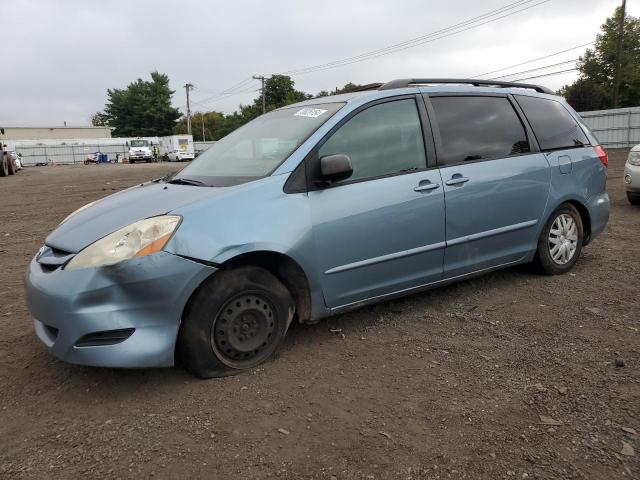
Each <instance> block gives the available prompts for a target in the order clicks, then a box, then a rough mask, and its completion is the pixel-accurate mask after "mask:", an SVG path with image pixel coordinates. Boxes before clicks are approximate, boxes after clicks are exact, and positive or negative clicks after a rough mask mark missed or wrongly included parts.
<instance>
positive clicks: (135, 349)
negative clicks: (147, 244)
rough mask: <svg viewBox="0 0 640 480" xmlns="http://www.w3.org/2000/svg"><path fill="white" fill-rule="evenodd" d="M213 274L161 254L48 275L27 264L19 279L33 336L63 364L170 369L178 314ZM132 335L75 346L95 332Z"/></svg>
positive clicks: (180, 313)
mask: <svg viewBox="0 0 640 480" xmlns="http://www.w3.org/2000/svg"><path fill="white" fill-rule="evenodd" d="M215 271H216V269H215V268H213V267H209V266H206V265H203V264H200V263H197V262H193V261H191V260H187V259H185V258H182V257H179V256H177V255H172V254H170V253H166V252H160V253H156V254H153V255H149V256H147V257H141V258H135V259H132V260H128V261H125V262H122V263H119V264H117V265H113V266H111V267H100V268H86V269H81V270H72V271H66V270H64V269H61V268H57V269H55V270H53V271H50V270H47V269H46V268H43V266H42V265H40V264H39V263H38V262H37V261H36V260H35V259H33V260H32V261H31V263H30V265H29V269H28V271H27V275H26V279H25V290H26V297H27V306H28V308H29V311H30V312H31V314H32V316H33V317H34V326H35V330H36V333H37V335H38V337H39V338H40V340H42V342H43V343H44V344H45V345H46V346H47V348H48V349H49V351H50V352H51V353H52V354H53V355H55V356H56V357H58V358H60V359H61V360H64V361H66V362H70V363H76V364H80V365H91V366H101V367H124V368H142V367H165V366H171V365H173V362H174V350H175V343H176V338H177V334H178V328H179V327H180V320H181V317H182V311H183V309H184V307H185V305H186V303H187V301H188V299H189V297H190V296H191V293H192V292H193V291H194V290H195V289H196V288H197V287H198V285H200V284H201V283H202V281H203V280H204V279H205V278H207V277H208V276H209V275H211V274H212V273H213V272H215ZM131 329H133V333H132V334H130V336H128V337H127V338H126V339H124V340H123V341H119V342H118V343H114V344H108V345H99V346H98V345H94V346H78V345H77V344H78V342H79V341H80V340H81V339H83V338H86V336H87V335H90V334H95V333H96V332H109V331H113V330H116V331H124V330H126V331H127V332H128V333H130V332H131Z"/></svg>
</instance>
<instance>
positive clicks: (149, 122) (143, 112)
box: [92, 72, 180, 137]
mask: <svg viewBox="0 0 640 480" xmlns="http://www.w3.org/2000/svg"><path fill="white" fill-rule="evenodd" d="M173 93H174V92H173V90H171V89H170V88H169V77H168V76H167V75H165V74H162V73H158V72H152V73H151V81H144V80H142V79H141V78H139V79H138V80H136V81H135V82H133V83H131V84H129V86H127V88H125V89H118V88H114V89H109V90H108V96H109V100H108V102H107V105H106V107H105V110H104V113H100V112H98V114H96V115H94V117H97V120H100V121H105V122H106V123H107V124H108V125H109V126H110V127H112V128H113V136H115V137H138V136H140V137H142V136H165V135H171V133H172V131H173V127H174V125H175V122H176V120H177V119H178V118H180V112H179V111H178V109H176V108H173V107H172V106H171V96H172V95H173ZM92 121H93V118H92Z"/></svg>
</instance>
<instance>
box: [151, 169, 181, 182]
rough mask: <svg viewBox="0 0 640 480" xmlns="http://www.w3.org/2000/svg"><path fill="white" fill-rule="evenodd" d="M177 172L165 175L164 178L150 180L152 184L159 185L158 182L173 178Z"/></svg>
mask: <svg viewBox="0 0 640 480" xmlns="http://www.w3.org/2000/svg"><path fill="white" fill-rule="evenodd" d="M176 173H177V172H171V173H169V174H167V175H165V176H164V177H158V178H154V179H153V180H151V181H152V182H153V183H159V182H166V181H167V180H169V179H170V178H171V177H173V176H174V175H175V174H176Z"/></svg>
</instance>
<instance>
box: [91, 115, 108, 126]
mask: <svg viewBox="0 0 640 480" xmlns="http://www.w3.org/2000/svg"><path fill="white" fill-rule="evenodd" d="M91 125H92V126H94V127H104V126H107V125H109V121H108V119H107V116H106V115H105V114H104V113H102V112H96V113H94V114H93V115H91Z"/></svg>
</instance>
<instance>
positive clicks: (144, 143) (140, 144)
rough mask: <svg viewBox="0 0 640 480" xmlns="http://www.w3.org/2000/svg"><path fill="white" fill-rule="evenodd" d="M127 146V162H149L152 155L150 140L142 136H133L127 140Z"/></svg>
mask: <svg viewBox="0 0 640 480" xmlns="http://www.w3.org/2000/svg"><path fill="white" fill-rule="evenodd" d="M127 145H128V146H129V163H136V162H141V161H142V162H147V163H149V162H151V161H152V160H153V155H152V154H151V142H150V141H149V140H146V139H144V138H134V139H132V140H131V141H129V142H127Z"/></svg>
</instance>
